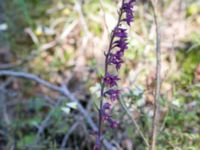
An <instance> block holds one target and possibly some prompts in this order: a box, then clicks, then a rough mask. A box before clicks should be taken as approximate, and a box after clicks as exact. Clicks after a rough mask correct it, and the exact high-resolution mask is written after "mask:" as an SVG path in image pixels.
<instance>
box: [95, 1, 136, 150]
mask: <svg viewBox="0 0 200 150" xmlns="http://www.w3.org/2000/svg"><path fill="white" fill-rule="evenodd" d="M134 3H135V0H122V5H121V8H120V10H119V18H118V22H117V25H116V27H115V28H114V29H113V31H112V34H111V38H110V44H109V48H108V51H107V52H106V53H105V57H106V59H105V68H104V71H105V76H104V77H103V78H102V82H103V83H102V86H101V99H100V100H101V101H100V108H99V126H98V137H97V138H98V139H101V135H102V130H101V129H102V121H106V122H107V123H108V124H109V126H110V127H111V128H116V127H118V125H119V123H118V122H117V121H115V120H113V119H112V116H111V114H110V113H111V111H110V108H111V104H110V103H107V102H106V103H104V102H103V101H104V97H105V98H108V99H110V100H111V101H115V100H117V99H118V98H119V95H120V90H118V89H114V88H113V87H114V86H117V82H118V80H120V78H119V77H118V76H117V75H113V74H111V72H110V71H112V72H113V71H114V70H111V69H110V67H112V68H113V67H115V69H116V72H117V73H118V70H119V69H120V67H121V65H122V63H123V62H124V61H123V55H124V52H125V51H126V50H127V49H128V42H127V39H128V34H127V29H126V28H125V26H123V24H125V25H129V26H130V24H131V22H132V21H133V20H134V16H133V6H134ZM105 90H107V91H106V92H105ZM98 141H99V144H98V143H96V144H95V148H94V149H93V150H99V149H100V148H101V142H100V141H101V140H98Z"/></svg>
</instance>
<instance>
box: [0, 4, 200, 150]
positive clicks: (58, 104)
mask: <svg viewBox="0 0 200 150" xmlns="http://www.w3.org/2000/svg"><path fill="white" fill-rule="evenodd" d="M119 3H120V1H117V0H115V1H113V0H42V1H41V0H9V1H7V0H0V71H1V70H5V69H11V70H16V71H25V72H30V73H33V74H36V75H38V76H40V77H41V78H43V79H45V80H48V81H49V82H51V83H54V84H63V83H64V84H66V85H67V86H68V87H69V89H70V91H71V92H72V93H74V94H75V96H76V97H77V98H78V99H79V100H80V103H81V104H82V105H83V106H84V107H85V109H86V110H87V111H88V112H89V113H90V114H91V116H92V118H93V119H94V121H95V122H96V123H97V116H98V115H97V110H96V107H95V106H96V105H98V102H99V101H98V90H99V76H100V75H101V73H102V69H103V66H104V63H103V61H104V51H105V50H106V49H107V46H108V44H109V43H108V41H109V34H110V32H111V30H112V28H113V27H114V25H115V23H116V20H117V8H118V6H119ZM134 9H135V20H134V23H133V24H132V26H131V28H130V29H129V50H128V51H127V52H126V54H125V59H124V61H125V64H124V65H123V67H122V69H121V70H120V72H119V74H120V77H121V81H120V83H119V85H120V88H122V89H123V95H122V100H123V102H124V104H126V106H127V109H128V110H129V111H130V112H131V114H132V117H133V118H134V119H135V120H136V121H137V123H138V124H139V126H140V128H141V130H142V132H143V133H144V134H145V136H146V137H148V136H149V133H150V130H151V121H152V114H153V103H154V98H153V95H154V88H155V65H156V64H155V62H156V58H155V39H156V34H155V24H154V20H153V13H152V9H151V7H150V3H149V1H147V0H141V1H139V0H138V1H137V3H136V6H135V8H134ZM158 12H159V14H158V20H159V26H160V28H161V52H162V56H161V61H162V63H161V65H162V69H161V79H162V85H161V99H160V105H161V106H160V120H159V134H158V141H157V149H158V150H198V149H199V143H200V134H199V133H200V92H199V91H200V3H199V2H198V1H195V0H176V1H173V0H163V1H158ZM0 87H1V88H0V149H3V150H4V149H5V150H7V149H9V150H10V149H16V150H25V149H35V150H46V149H52V150H53V149H59V148H61V149H63V150H64V149H66V150H90V149H92V146H93V145H94V143H95V135H94V134H93V133H92V131H91V129H90V128H89V126H88V125H87V123H86V122H85V121H84V118H83V116H82V115H81V114H80V113H79V111H78V110H72V111H71V112H70V113H69V114H66V113H64V112H63V111H62V107H63V106H65V104H66V103H68V102H69V100H68V99H66V98H63V97H62V96H60V95H59V94H58V93H56V92H52V91H50V90H48V89H46V88H44V87H42V86H41V85H38V84H35V83H34V82H30V81H28V80H21V79H15V78H12V77H0ZM113 116H114V117H115V118H116V119H117V120H119V121H120V127H119V129H112V130H111V129H109V128H108V129H107V128H106V127H105V130H106V131H107V130H109V132H106V134H105V138H106V139H108V140H109V141H111V143H112V144H113V145H115V146H116V147H117V148H118V149H119V150H121V149H123V150H144V149H145V144H144V141H143V140H142V139H141V137H140V135H139V133H138V132H137V130H136V128H135V126H134V125H133V124H132V123H131V121H130V119H129V118H128V117H127V114H126V113H125V111H124V109H123V107H122V106H121V105H120V103H116V104H115V107H114V110H113ZM45 120H47V121H46V122H45V123H46V124H45V127H44V131H43V132H42V133H41V134H39V135H38V128H39V127H40V126H41V124H42V123H44V121H45ZM105 126H106V125H105ZM72 127H74V128H76V129H75V130H73V132H71V130H72ZM69 132H71V133H70V134H69V135H68V134H67V133H69ZM66 134H67V135H68V139H67V141H66V143H65V141H64V137H65V136H66Z"/></svg>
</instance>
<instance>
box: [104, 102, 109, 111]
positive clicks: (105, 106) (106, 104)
mask: <svg viewBox="0 0 200 150" xmlns="http://www.w3.org/2000/svg"><path fill="white" fill-rule="evenodd" d="M110 106H111V104H110V103H108V102H106V103H104V104H103V107H102V109H103V110H106V109H110Z"/></svg>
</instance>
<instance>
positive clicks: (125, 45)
mask: <svg viewBox="0 0 200 150" xmlns="http://www.w3.org/2000/svg"><path fill="white" fill-rule="evenodd" d="M114 47H118V48H120V49H121V50H125V49H127V48H128V43H127V39H125V38H120V39H119V40H116V41H115V42H114V44H113V48H114Z"/></svg>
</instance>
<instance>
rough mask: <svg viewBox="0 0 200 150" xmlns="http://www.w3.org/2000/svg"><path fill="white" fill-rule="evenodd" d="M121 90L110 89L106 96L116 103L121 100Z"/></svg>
mask: <svg viewBox="0 0 200 150" xmlns="http://www.w3.org/2000/svg"><path fill="white" fill-rule="evenodd" d="M119 94H120V90H116V89H110V90H108V91H107V92H105V95H108V96H109V98H110V99H111V100H112V101H115V100H117V99H118V98H119Z"/></svg>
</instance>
